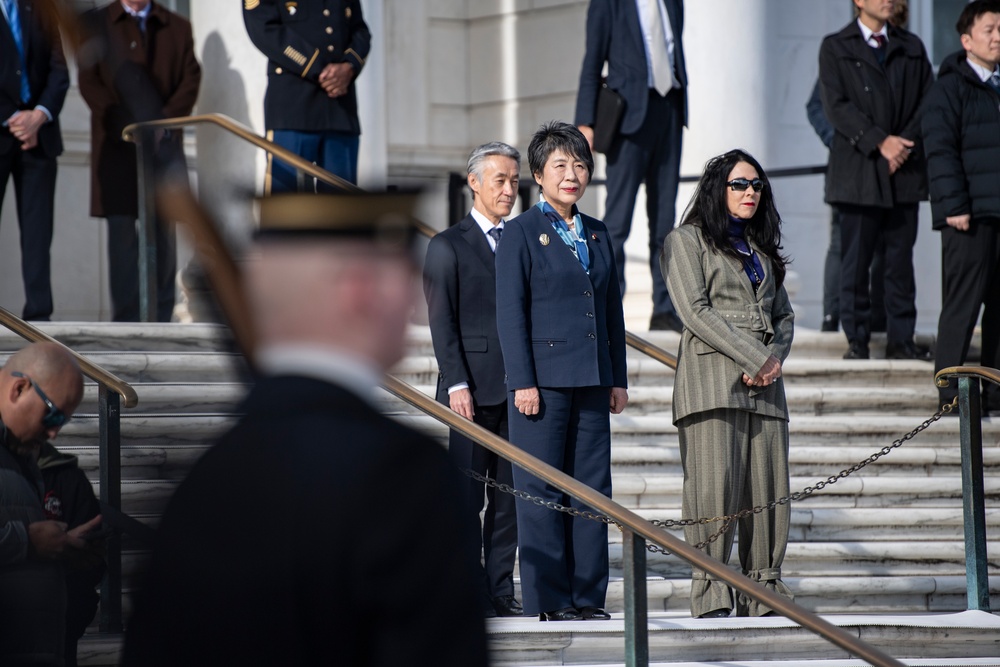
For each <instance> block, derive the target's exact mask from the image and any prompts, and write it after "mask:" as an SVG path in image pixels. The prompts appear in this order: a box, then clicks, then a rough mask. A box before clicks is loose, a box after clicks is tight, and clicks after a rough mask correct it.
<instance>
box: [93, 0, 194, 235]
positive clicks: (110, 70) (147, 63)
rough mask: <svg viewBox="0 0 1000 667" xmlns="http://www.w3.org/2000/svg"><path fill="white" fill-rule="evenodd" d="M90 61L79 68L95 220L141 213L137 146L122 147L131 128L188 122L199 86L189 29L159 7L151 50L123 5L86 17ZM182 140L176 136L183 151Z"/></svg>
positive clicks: (152, 21)
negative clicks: (87, 127) (179, 118)
mask: <svg viewBox="0 0 1000 667" xmlns="http://www.w3.org/2000/svg"><path fill="white" fill-rule="evenodd" d="M84 26H85V30H86V32H87V37H88V47H89V48H88V50H87V52H89V54H90V59H89V60H87V59H84V58H83V57H81V60H80V94H82V95H83V99H84V100H86V102H87V106H89V107H90V132H91V138H90V145H91V159H90V173H91V178H90V214H91V215H92V216H95V217H107V216H109V215H132V216H135V215H137V214H138V211H139V199H138V184H137V182H136V152H135V144H133V143H130V142H126V141H124V140H123V139H122V130H123V129H124V128H125V126H126V125H129V124H131V123H135V122H140V121H146V120H155V119H158V118H173V117H177V116H187V115H189V114H190V113H191V111H192V109H194V103H195V101H196V100H197V99H198V89H199V87H200V86H201V66H200V65H199V64H198V61H197V59H196V58H195V55H194V39H193V37H192V33H191V23H190V22H188V21H187V19H185V18H184V17H182V16H179V15H178V14H175V13H173V12H171V11H169V10H167V9H166V8H164V7H163V6H161V5H159V4H156V3H154V4H153V7H152V9H151V10H150V14H149V17H148V18H147V19H146V37H145V48H144V47H143V43H144V42H143V37H142V34H141V33H140V31H139V27H138V26H137V25H136V23H135V21H133V20H132V18H131V17H130V16H129V15H128V13H127V12H126V11H125V10H124V8H123V7H122V4H121V3H120V2H112V3H111V4H110V5H105V6H104V7H101V8H100V9H95V10H93V11H91V12H88V13H87V14H86V15H85V16H84ZM182 138H183V133H181V132H174V133H173V138H172V144H173V147H174V148H176V149H178V150H179V149H180V147H181V141H182Z"/></svg>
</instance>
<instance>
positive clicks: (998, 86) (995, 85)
mask: <svg viewBox="0 0 1000 667" xmlns="http://www.w3.org/2000/svg"><path fill="white" fill-rule="evenodd" d="M986 83H988V84H989V86H990V88H992V89H993V90H995V91H996V93H997V95H1000V70H998V71H996V72H993V76H991V77H990V78H988V79H986Z"/></svg>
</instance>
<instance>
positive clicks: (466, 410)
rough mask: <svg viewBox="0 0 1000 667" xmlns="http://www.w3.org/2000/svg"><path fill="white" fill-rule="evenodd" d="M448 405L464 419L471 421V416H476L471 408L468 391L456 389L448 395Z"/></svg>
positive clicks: (470, 397) (470, 395)
mask: <svg viewBox="0 0 1000 667" xmlns="http://www.w3.org/2000/svg"><path fill="white" fill-rule="evenodd" d="M448 403H449V404H450V405H451V409H452V410H454V411H455V412H457V413H458V414H460V415H462V416H463V417H465V418H466V419H469V420H471V419H472V415H474V414H476V410H475V408H473V407H472V392H471V391H469V390H468V389H456V390H455V391H453V392H451V393H450V394H448Z"/></svg>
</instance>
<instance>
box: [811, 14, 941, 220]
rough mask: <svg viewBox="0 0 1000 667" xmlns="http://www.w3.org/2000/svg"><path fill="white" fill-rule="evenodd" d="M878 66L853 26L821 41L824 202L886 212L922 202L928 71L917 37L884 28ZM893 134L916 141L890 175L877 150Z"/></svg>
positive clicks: (931, 78)
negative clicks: (830, 132)
mask: <svg viewBox="0 0 1000 667" xmlns="http://www.w3.org/2000/svg"><path fill="white" fill-rule="evenodd" d="M888 34H889V43H888V45H887V46H886V47H885V48H886V55H885V66H884V67H883V66H882V65H880V64H879V62H878V60H877V59H876V57H875V50H874V49H873V48H871V47H870V46H868V44H867V42H865V39H864V35H863V34H862V33H861V29H860V28H859V27H858V24H857V22H856V21H851V22H850V23H849V24H847V26H846V27H845V28H844V29H843V30H841V31H840V32H838V33H834V34H832V35H827V36H826V37H825V38H824V39H823V44H822V46H820V50H819V83H820V94H821V96H822V98H823V110H824V111H825V112H826V117H827V119H829V121H830V124H832V125H833V127H834V129H835V130H836V134H834V136H833V143H832V144H831V145H830V162H829V165H828V166H827V171H826V202H827V203H829V204H856V205H860V206H877V207H881V208H892V206H893V205H895V204H912V203H916V202H919V201H923V200H924V199H926V198H927V163H926V161H925V158H924V149H923V142H922V140H921V136H920V105H921V103H922V101H923V99H924V96H925V95H926V94H927V92H928V91H929V90H930V87H931V84H932V83H933V82H934V72H933V70H932V69H931V63H930V60H928V59H927V52H926V51H925V50H924V45H923V43H922V42H921V41H920V39H919V38H918V37H917V36H916V35H914V34H912V33H909V32H907V31H905V30H902V29H900V28H896V27H894V26H892V25H889V27H888ZM890 134H895V135H898V136H901V137H903V138H905V139H911V140H913V141H915V142H916V145H915V146H914V147H913V152H912V153H911V154H910V157H909V158H908V159H907V160H906V162H905V163H904V164H903V166H902V167H901V168H900V169H899V171H897V172H896V173H895V174H893V175H892V176H890V175H889V163H888V162H887V161H886V160H885V158H883V157H882V154H881V153H880V152H879V149H878V145H879V144H880V143H881V142H882V140H883V139H885V138H886V136H887V135H890Z"/></svg>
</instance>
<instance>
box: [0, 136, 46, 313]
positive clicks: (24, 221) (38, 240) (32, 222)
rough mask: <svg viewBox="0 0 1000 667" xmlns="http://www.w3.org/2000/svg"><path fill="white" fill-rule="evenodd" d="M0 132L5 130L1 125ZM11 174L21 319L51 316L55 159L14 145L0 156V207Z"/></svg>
mask: <svg viewBox="0 0 1000 667" xmlns="http://www.w3.org/2000/svg"><path fill="white" fill-rule="evenodd" d="M2 131H3V132H7V129H6V128H4V129H3V130H2ZM12 175H13V177H14V198H15V200H16V202H17V223H18V227H19V228H20V230H21V278H22V280H24V310H23V311H22V315H21V317H22V318H23V319H25V320H47V319H49V317H50V316H51V315H52V277H51V270H50V266H51V258H50V255H49V248H50V247H51V246H52V219H53V212H54V204H53V202H54V200H55V193H56V158H54V157H48V156H46V155H45V154H44V153H42V151H41V149H39V148H38V147H36V148H34V149H32V150H30V151H22V150H21V148H20V146H19V145H17V146H14V147H13V148H12V149H11V150H10V151H9V152H8V153H7V154H4V155H0V209H2V208H3V198H4V192H5V191H6V189H7V179H8V178H9V177H10V176H12Z"/></svg>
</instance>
